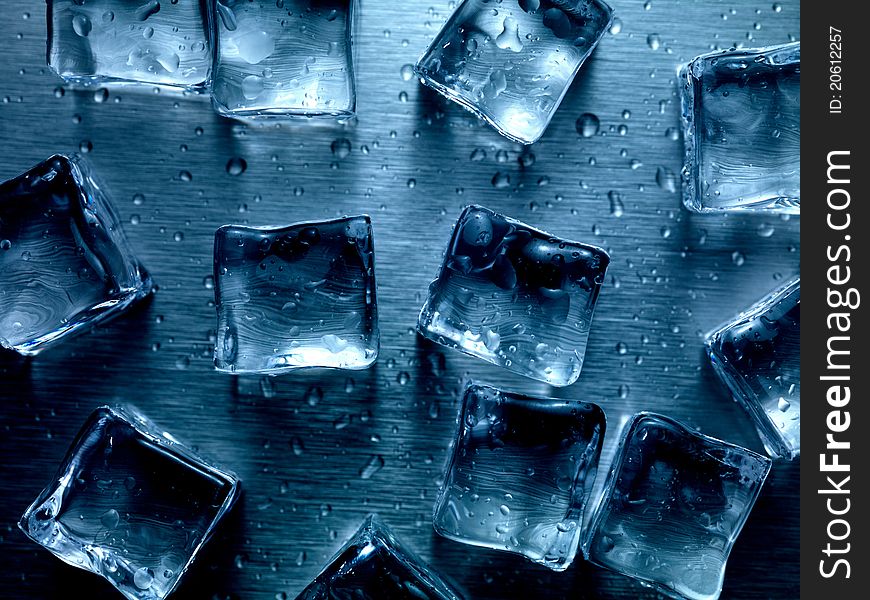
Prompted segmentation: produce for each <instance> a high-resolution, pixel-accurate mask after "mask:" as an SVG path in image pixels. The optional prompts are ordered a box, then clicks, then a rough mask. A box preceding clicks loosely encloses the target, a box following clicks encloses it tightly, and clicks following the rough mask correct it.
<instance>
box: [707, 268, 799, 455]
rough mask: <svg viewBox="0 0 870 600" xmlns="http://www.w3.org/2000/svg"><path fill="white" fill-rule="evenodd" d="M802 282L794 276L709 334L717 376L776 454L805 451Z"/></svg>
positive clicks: (712, 359) (708, 349)
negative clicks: (802, 405)
mask: <svg viewBox="0 0 870 600" xmlns="http://www.w3.org/2000/svg"><path fill="white" fill-rule="evenodd" d="M800 328H801V281H800V277H797V278H794V279H792V280H790V281H789V282H787V283H786V284H785V285H783V286H782V287H780V288H778V289H776V290H774V291H773V292H771V293H770V294H768V295H767V296H765V297H764V298H762V299H761V300H759V301H758V302H757V303H755V304H754V305H752V306H751V307H749V308H748V309H746V310H745V311H743V312H742V313H740V314H739V315H738V316H737V317H735V318H734V319H733V320H731V321H729V322H728V323H725V324H724V325H721V326H719V327H718V328H717V329H716V330H714V331H712V332H711V333H709V334H708V335H707V340H706V346H707V352H708V354H709V356H710V361H711V363H712V364H713V368H714V369H715V371H716V373H717V374H718V375H719V377H720V378H721V379H722V381H724V382H725V384H726V385H727V386H728V388H729V389H730V390H731V393H732V394H733V395H734V398H735V399H736V400H737V401H738V402H739V403H740V404H741V405H742V406H743V407H744V408H745V409H746V410H747V412H748V413H749V414H750V415H751V416H752V418H753V420H754V421H755V425H756V427H757V428H758V431H759V433H760V434H761V438H762V440H763V441H764V445H765V447H766V448H767V451H768V452H770V454H771V456H781V457H784V458H788V459H792V458H795V457H797V456H798V455H799V454H800V451H801V437H800V436H801V374H800V343H801V336H800Z"/></svg>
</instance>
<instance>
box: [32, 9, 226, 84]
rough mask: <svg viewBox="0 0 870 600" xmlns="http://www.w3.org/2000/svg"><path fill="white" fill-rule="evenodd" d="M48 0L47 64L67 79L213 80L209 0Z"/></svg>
mask: <svg viewBox="0 0 870 600" xmlns="http://www.w3.org/2000/svg"><path fill="white" fill-rule="evenodd" d="M47 1H48V65H49V66H50V67H51V69H52V70H53V71H54V72H56V73H57V74H58V75H60V76H61V77H63V78H64V79H65V80H66V81H68V82H69V83H72V84H78V85H90V84H101V83H106V82H109V83H111V82H139V83H150V84H156V85H162V86H175V87H182V88H188V89H202V88H205V87H206V86H207V85H208V84H209V83H210V79H211V65H212V50H211V46H210V44H209V40H208V36H207V33H206V23H207V18H208V8H207V4H208V2H207V0H184V1H183V2H178V1H175V2H167V1H164V2H157V0H47Z"/></svg>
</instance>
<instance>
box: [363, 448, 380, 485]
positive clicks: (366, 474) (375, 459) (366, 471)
mask: <svg viewBox="0 0 870 600" xmlns="http://www.w3.org/2000/svg"><path fill="white" fill-rule="evenodd" d="M383 468H384V458H383V457H382V456H380V455H377V454H374V455H372V456H370V457H369V460H368V462H366V464H365V465H363V467H362V468H361V469H360V470H359V476H360V479H371V478H372V477H374V476H375V474H377V472H378V471H380V470H381V469H383Z"/></svg>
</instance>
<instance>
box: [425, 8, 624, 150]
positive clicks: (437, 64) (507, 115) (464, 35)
mask: <svg viewBox="0 0 870 600" xmlns="http://www.w3.org/2000/svg"><path fill="white" fill-rule="evenodd" d="M612 18H613V11H612V10H611V8H610V7H609V6H608V5H607V4H605V3H604V2H602V1H600V0H504V1H501V0H500V1H499V2H493V1H491V0H464V2H462V4H460V5H459V7H458V8H457V9H456V10H455V11H454V12H453V15H452V16H451V17H450V19H449V20H448V21H447V23H446V24H445V25H444V27H443V28H442V29H441V31H440V32H439V33H438V35H437V37H436V38H435V39H434V40H433V42H432V44H431V45H430V46H429V49H428V50H426V53H425V54H424V55H423V56H422V57H421V58H420V60H419V61H418V62H417V66H416V72H417V74H418V75H419V77H420V79H421V81H422V82H423V83H424V84H426V85H428V86H430V87H432V88H434V89H436V90H438V91H439V92H441V93H442V94H443V95H444V96H446V97H447V98H449V99H450V100H453V101H454V102H457V103H459V104H460V105H462V106H464V107H465V108H467V109H468V110H470V111H471V112H473V113H475V114H476V115H477V116H479V117H481V118H482V119H484V120H485V121H486V122H487V123H489V124H490V125H492V126H493V127H495V129H496V130H497V131H498V132H499V133H501V134H502V135H504V136H506V137H508V138H510V139H512V140H514V141H516V142H519V143H521V144H531V143H533V142H535V141H537V139H538V138H540V137H541V135H543V133H544V130H545V129H546V128H547V125H548V124H549V123H550V119H552V118H553V114H554V113H555V112H556V109H557V108H558V107H559V104H560V103H561V102H562V98H563V97H564V96H565V93H566V92H567V91H568V87H569V86H570V85H571V82H572V81H573V80H574V76H575V75H576V74H577V71H578V70H579V69H580V66H581V65H582V64H583V62H584V61H585V60H586V58H587V57H588V56H589V55H590V54H591V53H592V50H593V49H594V48H595V46H596V45H597V44H598V41H599V40H600V39H601V37H602V36H603V35H604V33H605V32H606V31H607V29H608V28H609V27H610V22H611V20H612Z"/></svg>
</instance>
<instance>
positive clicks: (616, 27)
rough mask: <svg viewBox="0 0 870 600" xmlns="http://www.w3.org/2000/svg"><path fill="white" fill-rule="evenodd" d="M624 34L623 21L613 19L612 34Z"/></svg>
mask: <svg viewBox="0 0 870 600" xmlns="http://www.w3.org/2000/svg"><path fill="white" fill-rule="evenodd" d="M621 32H622V20H621V19H620V18H619V17H615V18H614V19H613V23H611V25H610V33H611V34H613V35H619V34H620V33H621Z"/></svg>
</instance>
